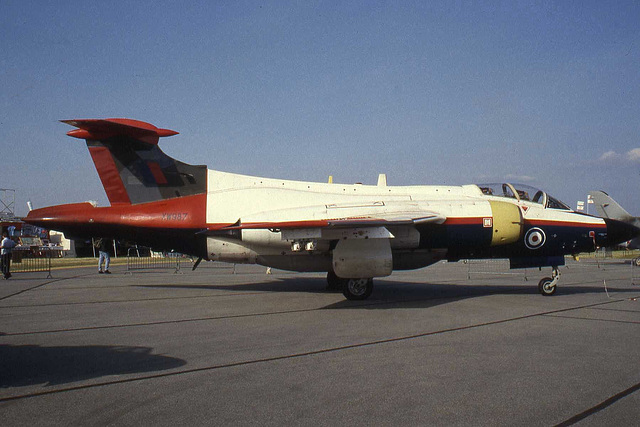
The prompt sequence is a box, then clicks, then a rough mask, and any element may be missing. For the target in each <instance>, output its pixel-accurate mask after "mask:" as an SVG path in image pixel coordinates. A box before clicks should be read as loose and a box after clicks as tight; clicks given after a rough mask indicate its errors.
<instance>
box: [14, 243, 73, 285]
mask: <svg viewBox="0 0 640 427" xmlns="http://www.w3.org/2000/svg"><path fill="white" fill-rule="evenodd" d="M61 256H62V250H61V249H56V248H48V247H34V248H24V249H23V248H16V249H14V250H13V252H12V256H11V273H37V272H45V273H47V279H50V278H51V277H52V276H51V259H52V258H60V257H61Z"/></svg>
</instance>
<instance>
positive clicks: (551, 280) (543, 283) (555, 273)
mask: <svg viewBox="0 0 640 427" xmlns="http://www.w3.org/2000/svg"><path fill="white" fill-rule="evenodd" d="M559 280H560V270H558V267H553V270H551V277H545V278H543V279H542V280H540V282H539V283H538V291H539V292H540V293H541V294H542V295H543V296H545V297H550V296H551V295H553V294H555V293H556V285H557V284H558V281H559Z"/></svg>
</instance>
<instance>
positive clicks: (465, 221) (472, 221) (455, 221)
mask: <svg viewBox="0 0 640 427" xmlns="http://www.w3.org/2000/svg"><path fill="white" fill-rule="evenodd" d="M444 224H445V225H482V218H479V217H467V218H447V219H446V221H445V222H444Z"/></svg>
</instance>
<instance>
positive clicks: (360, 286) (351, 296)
mask: <svg viewBox="0 0 640 427" xmlns="http://www.w3.org/2000/svg"><path fill="white" fill-rule="evenodd" d="M327 290H329V291H339V290H340V291H342V294H343V295H344V296H345V298H346V299H348V300H351V301H358V300H365V299H367V298H369V296H370V295H371V292H373V279H343V278H341V277H338V276H336V274H335V273H334V272H333V271H330V272H328V273H327Z"/></svg>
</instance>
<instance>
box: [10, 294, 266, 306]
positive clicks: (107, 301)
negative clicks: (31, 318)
mask: <svg viewBox="0 0 640 427" xmlns="http://www.w3.org/2000/svg"><path fill="white" fill-rule="evenodd" d="M260 293H262V292H241V293H232V294H224V295H192V296H184V297H158V298H140V299H126V300H106V301H83V302H59V303H51V304H24V305H0V310H2V309H4V308H30V307H59V306H65V305H83V304H86V305H93V304H119V303H127V302H146V301H166V300H180V299H194V298H220V297H226V296H237V295H257V294H260Z"/></svg>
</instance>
